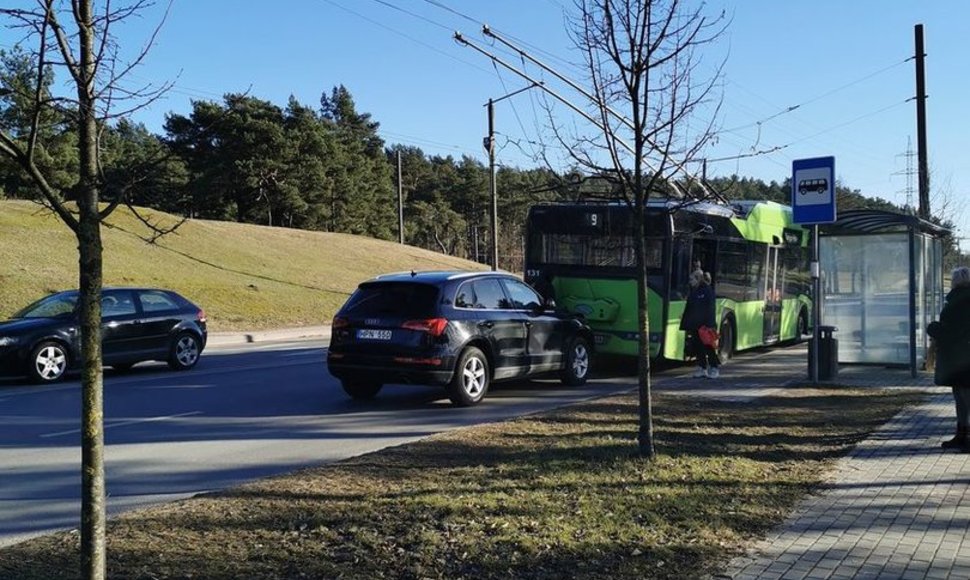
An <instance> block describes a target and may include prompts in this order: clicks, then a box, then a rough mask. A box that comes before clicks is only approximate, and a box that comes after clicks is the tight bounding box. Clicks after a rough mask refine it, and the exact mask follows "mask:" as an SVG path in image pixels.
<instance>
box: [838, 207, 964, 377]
mask: <svg viewBox="0 0 970 580" xmlns="http://www.w3.org/2000/svg"><path fill="white" fill-rule="evenodd" d="M820 229H821V232H820V234H819V261H820V267H821V285H822V301H821V304H820V307H821V324H822V325H827V326H834V327H836V328H837V329H838V331H837V332H836V335H835V336H836V338H837V339H838V361H839V362H840V363H870V364H884V365H900V366H909V368H910V371H911V373H912V376H914V377H915V376H916V371H917V361H918V360H919V361H921V360H923V358H924V357H925V353H926V346H927V340H928V339H927V337H926V333H925V330H926V325H927V324H929V322H930V321H931V320H935V319H936V318H937V316H939V313H940V309H941V308H942V307H943V244H942V238H943V236H944V235H946V234H947V233H948V230H946V229H945V228H942V227H940V226H938V225H936V224H934V223H931V222H928V221H926V220H922V219H920V218H918V217H916V216H912V215H905V214H896V213H891V212H886V211H880V210H851V211H845V212H842V213H841V215H840V216H839V218H838V220H837V221H836V222H835V223H832V224H826V225H823V226H821V228H820Z"/></svg>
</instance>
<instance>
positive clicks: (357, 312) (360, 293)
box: [344, 282, 438, 318]
mask: <svg viewBox="0 0 970 580" xmlns="http://www.w3.org/2000/svg"><path fill="white" fill-rule="evenodd" d="M437 299H438V288H437V287H435V286H429V285H427V284H412V283H408V282H373V283H370V284H362V285H361V286H360V288H358V289H357V291H356V292H354V295H353V296H352V297H351V298H350V300H349V301H348V302H347V306H346V307H345V308H344V314H346V315H349V316H362V317H375V318H377V317H382V316H396V315H400V316H407V317H415V318H421V317H431V316H434V312H435V301H436V300H437Z"/></svg>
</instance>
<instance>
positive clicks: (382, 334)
mask: <svg viewBox="0 0 970 580" xmlns="http://www.w3.org/2000/svg"><path fill="white" fill-rule="evenodd" d="M357 338H359V339H360V340H391V331H390V330H376V329H373V328H361V329H360V330H358V331H357Z"/></svg>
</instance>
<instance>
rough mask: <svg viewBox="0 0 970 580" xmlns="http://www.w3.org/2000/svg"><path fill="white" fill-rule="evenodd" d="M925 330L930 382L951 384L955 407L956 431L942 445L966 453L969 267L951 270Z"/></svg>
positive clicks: (969, 440) (969, 429) (969, 436)
mask: <svg viewBox="0 0 970 580" xmlns="http://www.w3.org/2000/svg"><path fill="white" fill-rule="evenodd" d="M926 333H927V334H929V335H930V337H932V338H933V340H934V342H936V370H935V374H934V382H935V383H936V384H938V385H948V386H950V387H952V388H953V400H954V402H955V403H956V409H957V434H956V436H955V437H954V438H953V439H950V440H947V441H944V442H943V445H942V446H943V448H944V449H958V450H960V451H962V452H963V453H970V268H966V267H960V268H956V269H955V270H953V274H952V283H951V290H950V293H949V294H947V295H946V304H944V306H943V311H942V312H940V320H939V321H938V322H932V323H930V325H929V326H928V327H927V328H926Z"/></svg>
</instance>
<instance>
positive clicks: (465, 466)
mask: <svg viewBox="0 0 970 580" xmlns="http://www.w3.org/2000/svg"><path fill="white" fill-rule="evenodd" d="M915 397H916V396H915V395H913V394H909V393H902V392H898V391H897V392H892V393H890V394H886V393H883V392H876V391H873V390H868V391H844V390H842V391H839V392H837V393H834V394H833V393H831V392H828V391H825V390H815V389H799V390H795V391H793V392H788V393H786V396H776V397H766V398H764V399H763V400H761V401H759V404H758V405H751V404H748V403H726V402H713V401H705V402H703V403H699V402H698V401H696V400H692V399H687V398H684V397H677V396H659V397H657V398H656V400H655V407H654V410H655V417H656V421H655V433H656V439H657V447H658V451H659V455H658V456H657V457H656V458H655V459H654V460H653V461H651V462H645V461H643V460H641V459H639V458H638V457H637V456H636V416H637V404H636V399H635V397H631V396H622V397H614V398H611V399H606V400H599V401H593V402H590V403H586V404H582V405H577V406H574V407H569V408H565V409H561V410H559V411H556V412H553V413H549V414H545V415H541V416H534V417H530V418H525V419H519V420H515V421H509V422H505V423H495V424H490V425H484V426H479V427H475V428H471V429H464V430H460V431H455V432H450V433H447V434H444V435H439V436H434V437H431V438H428V439H426V440H423V441H420V442H417V443H413V444H408V445H403V446H399V447H394V448H390V449H386V450H383V451H381V452H377V453H372V454H369V455H365V456H361V457H358V458H354V459H350V460H347V461H343V462H341V463H339V464H335V465H331V466H327V467H323V468H316V469H309V470H303V471H300V472H297V473H294V474H290V475H288V476H283V477H277V478H272V479H267V480H262V481H258V482H255V483H253V484H250V485H246V486H243V487H240V488H236V489H232V490H227V491H225V492H219V493H213V494H208V495H205V496H200V497H197V498H195V499H192V500H188V501H185V502H182V503H179V504H172V505H166V506H160V507H158V508H154V509H151V510H146V511H143V512H135V513H132V514H128V515H125V516H123V517H121V518H118V519H117V520H114V521H113V522H112V523H111V525H110V531H109V548H108V549H109V558H110V561H109V575H111V576H112V577H124V578H149V577H151V578H169V577H188V576H189V575H192V576H194V577H204V578H237V577H252V578H298V577H308V578H333V577H343V578H377V577H390V578H424V577H444V578H510V577H515V578H563V577H581V578H617V577H645V578H693V577H699V576H703V575H705V574H708V573H711V572H713V571H715V570H716V569H718V567H719V566H721V565H722V564H723V563H724V562H725V561H726V559H727V558H729V557H731V556H733V555H735V554H737V553H738V552H739V551H740V550H741V548H742V547H743V546H744V544H745V542H747V541H749V540H750V539H751V538H754V537H757V536H758V535H759V534H763V533H765V532H766V531H767V530H768V529H770V528H771V527H772V526H773V525H776V524H777V523H779V522H780V521H781V520H782V519H783V518H784V517H785V515H786V514H787V513H788V511H789V510H790V509H791V507H792V506H793V505H794V504H795V502H797V501H798V499H799V498H801V497H803V496H804V495H805V494H806V493H808V492H809V491H811V490H812V489H815V488H817V487H818V486H819V484H820V482H821V481H822V479H823V476H824V473H825V470H826V469H827V468H828V467H829V466H830V465H831V463H832V460H833V459H834V458H836V457H839V456H841V455H844V454H845V453H846V452H847V451H848V450H849V449H851V447H852V446H853V445H854V444H855V443H856V442H858V441H859V440H861V439H863V438H864V437H866V435H867V434H868V433H870V432H871V431H872V430H874V429H875V428H877V427H878V426H879V425H881V424H882V423H883V422H885V421H886V420H888V419H889V418H891V417H892V416H893V415H894V414H895V413H896V412H897V411H898V410H899V409H901V408H902V407H904V406H905V405H906V404H908V403H911V402H913V401H914V400H915ZM76 554H77V538H76V536H70V535H55V536H49V537H45V538H41V539H38V540H33V541H30V542H27V543H24V544H21V545H18V546H15V547H13V548H10V549H7V550H3V551H0V576H5V575H9V576H11V577H20V578H72V577H76V574H74V571H75V570H77V555H76Z"/></svg>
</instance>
